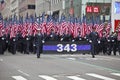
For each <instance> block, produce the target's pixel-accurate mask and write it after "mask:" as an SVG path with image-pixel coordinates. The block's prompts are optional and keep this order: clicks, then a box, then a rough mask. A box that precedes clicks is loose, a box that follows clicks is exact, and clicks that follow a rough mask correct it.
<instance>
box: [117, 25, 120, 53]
mask: <svg viewBox="0 0 120 80" xmlns="http://www.w3.org/2000/svg"><path fill="white" fill-rule="evenodd" d="M117 30H118V32H117V43H118V44H117V45H118V52H119V55H120V23H119V24H118V29H117Z"/></svg>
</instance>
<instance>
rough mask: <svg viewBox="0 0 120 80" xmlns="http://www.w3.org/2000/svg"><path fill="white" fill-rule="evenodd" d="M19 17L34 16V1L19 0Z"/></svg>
mask: <svg viewBox="0 0 120 80" xmlns="http://www.w3.org/2000/svg"><path fill="white" fill-rule="evenodd" d="M18 10H19V15H20V16H23V17H25V16H26V14H27V13H28V15H34V14H35V0H19V8H18Z"/></svg>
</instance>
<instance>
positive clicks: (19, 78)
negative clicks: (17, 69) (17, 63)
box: [12, 76, 27, 80]
mask: <svg viewBox="0 0 120 80" xmlns="http://www.w3.org/2000/svg"><path fill="white" fill-rule="evenodd" d="M12 78H14V79H15V80H27V79H25V78H24V77H22V76H12Z"/></svg>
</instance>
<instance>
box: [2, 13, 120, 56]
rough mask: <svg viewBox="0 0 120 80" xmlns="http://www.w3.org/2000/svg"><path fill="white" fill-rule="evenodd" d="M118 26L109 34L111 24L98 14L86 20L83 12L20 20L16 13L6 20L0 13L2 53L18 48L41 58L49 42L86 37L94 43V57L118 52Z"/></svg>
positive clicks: (13, 52) (83, 38)
mask: <svg viewBox="0 0 120 80" xmlns="http://www.w3.org/2000/svg"><path fill="white" fill-rule="evenodd" d="M119 28H120V25H119V27H118V29H117V30H116V31H115V32H113V33H111V34H110V29H111V23H110V22H103V21H101V20H100V17H99V16H97V17H95V18H94V19H93V17H90V18H89V19H87V18H86V16H85V15H83V18H82V19H81V18H76V17H73V16H68V17H67V18H66V17H65V16H64V15H62V16H61V19H60V20H59V19H58V18H56V17H54V18H53V17H52V16H51V15H47V16H46V15H45V14H44V13H43V14H42V16H39V17H36V16H35V17H34V16H32V15H30V16H28V14H27V15H26V18H25V19H23V17H21V16H19V19H17V16H15V15H14V16H13V17H11V18H9V19H5V20H3V18H2V16H0V44H1V45H0V53H1V54H4V52H5V51H6V50H8V51H9V52H11V53H12V54H16V51H18V52H21V53H25V54H29V53H30V52H33V53H37V57H38V58H39V57H40V53H42V45H43V43H45V42H46V41H49V40H51V41H55V40H57V41H72V42H73V41H82V40H85V41H88V42H90V43H91V44H92V49H91V50H92V54H93V57H94V55H95V54H98V53H99V52H100V51H103V54H108V55H111V52H112V51H113V53H114V55H116V51H117V49H118V48H120V35H119V34H120V29H119ZM108 43H109V44H108ZM118 50H120V49H118ZM119 52H120V51H119Z"/></svg>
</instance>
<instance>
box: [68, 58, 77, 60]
mask: <svg viewBox="0 0 120 80" xmlns="http://www.w3.org/2000/svg"><path fill="white" fill-rule="evenodd" d="M67 59H69V60H76V59H75V58H67Z"/></svg>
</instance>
